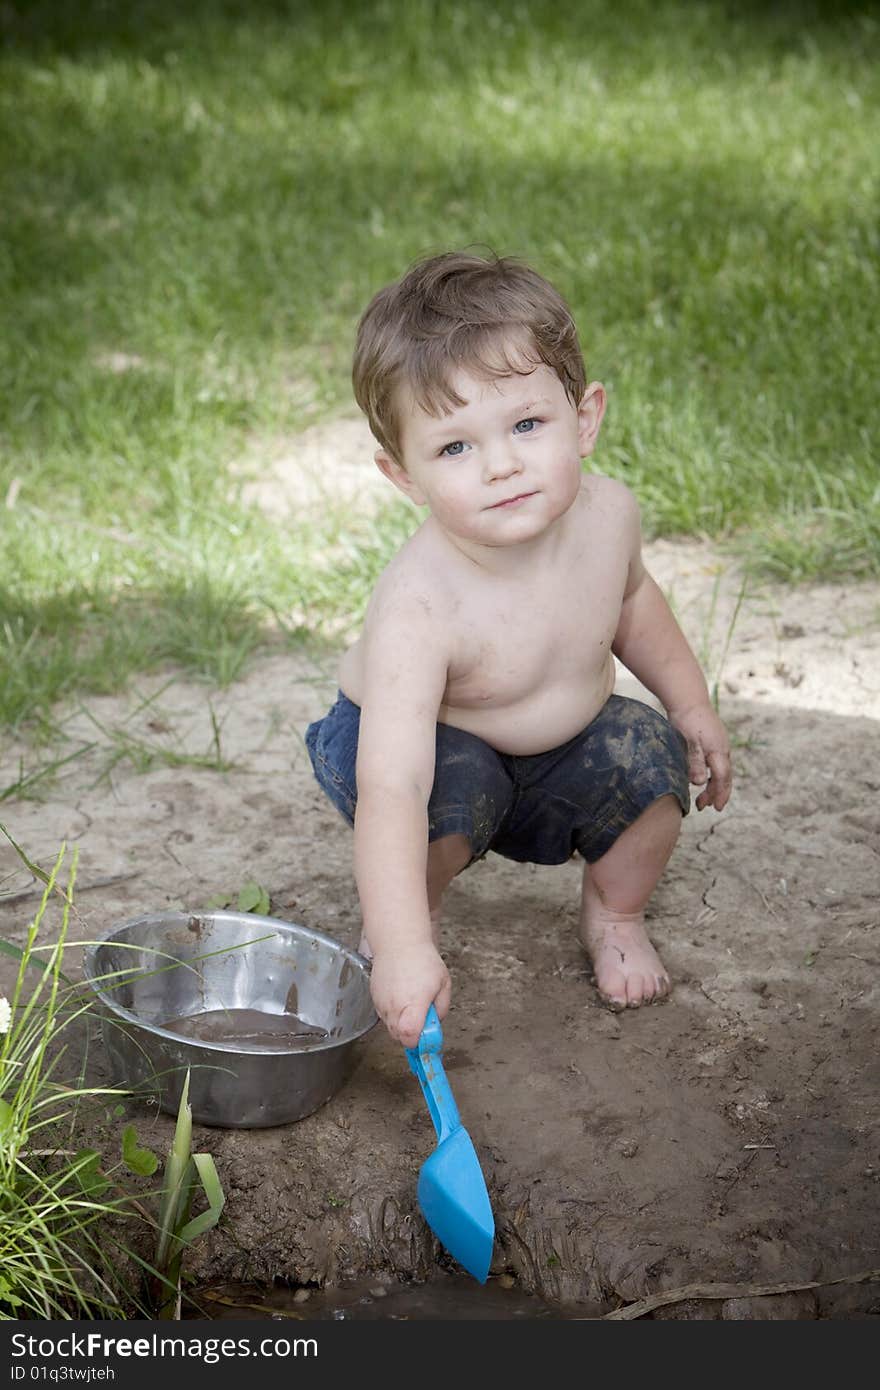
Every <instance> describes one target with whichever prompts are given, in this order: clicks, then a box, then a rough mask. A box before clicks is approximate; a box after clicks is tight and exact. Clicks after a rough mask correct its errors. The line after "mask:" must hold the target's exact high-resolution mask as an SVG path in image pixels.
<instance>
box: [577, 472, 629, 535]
mask: <svg viewBox="0 0 880 1390" xmlns="http://www.w3.org/2000/svg"><path fill="white" fill-rule="evenodd" d="M582 491H583V495H584V498H585V500H586V501H587V503H588V506H589V510H590V511H591V512H592V513H593V515H594V516H601V517H602V518H603V519H604V518H609V519H610V518H615V519H617V520H618V521H619V522H620V523H622V524H624V525H627V524H633V523H635V524H636V525H637V524H638V519H639V504H638V501H637V500H636V496H635V493H634V492H632V490H631V489H630V488H628V487H627V485H626V483H621V482H619V481H618V479H617V478H607V477H605V475H604V474H602V473H585V474H584V481H583V488H582Z"/></svg>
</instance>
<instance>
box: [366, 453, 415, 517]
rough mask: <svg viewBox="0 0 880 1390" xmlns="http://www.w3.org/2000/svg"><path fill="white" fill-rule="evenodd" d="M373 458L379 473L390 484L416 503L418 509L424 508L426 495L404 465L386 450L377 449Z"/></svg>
mask: <svg viewBox="0 0 880 1390" xmlns="http://www.w3.org/2000/svg"><path fill="white" fill-rule="evenodd" d="M373 457H374V459H375V460H376V467H377V468H378V469H379V472H380V473H383V474H384V475H385V477H386V478H387V479H388V481H389V482H391V483H393V484H394V486H395V487H396V488H398V489H399V491H400V492H402V493H404V494H405V495H406V496H407V497H408V498H409V500H410V501H411V502H415V504H416V506H417V507H424V505H425V496H424V493H423V492H422V490H421V488H420V487H419V486H418V484H417V483H416V482H415V480H414V479H413V478H411V477H410V475H409V473H407V471H406V469H405V468H404V466H403V464H402V463H398V462H397V459H396V458H393V457H392V455H391V454H389V453H388V451H387V450H386V449H377V450H376V452H375V454H374V455H373Z"/></svg>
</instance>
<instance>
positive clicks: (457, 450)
mask: <svg viewBox="0 0 880 1390" xmlns="http://www.w3.org/2000/svg"><path fill="white" fill-rule="evenodd" d="M440 452H441V454H445V455H446V457H447V458H455V457H456V456H457V455H458V454H461V453H463V452H464V443H463V442H462V440H460V439H454V440H453V441H452V443H451V444H444V446H443V448H442V449H441V450H440Z"/></svg>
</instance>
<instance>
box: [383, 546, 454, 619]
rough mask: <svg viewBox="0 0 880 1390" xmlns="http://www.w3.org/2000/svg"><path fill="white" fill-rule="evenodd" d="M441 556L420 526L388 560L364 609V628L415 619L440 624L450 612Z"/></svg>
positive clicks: (438, 549)
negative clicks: (365, 609)
mask: <svg viewBox="0 0 880 1390" xmlns="http://www.w3.org/2000/svg"><path fill="white" fill-rule="evenodd" d="M447 592H448V586H447V584H446V582H445V577H444V567H443V555H442V551H441V550H440V548H439V547H437V546H436V545H434V544H433V541H432V537H431V535H430V531H429V530H427V528H426V527H424V526H422V527H420V528H419V530H418V531H416V532H415V534H414V535H412V536H410V538H409V540H408V541H406V542H405V543H404V544H403V545H402V546H401V548H400V550H398V552H397V554H396V555H394V556H393V558H392V559H391V560H389V562H388V564H387V565H386V566H385V568H384V570H383V571H382V573H381V574H380V575H379V578H378V579H377V580H376V583H375V585H374V588H373V592H372V594H371V595H370V601H369V604H368V606H367V614H366V625H367V626H372V627H375V626H377V625H379V624H385V623H389V622H392V623H396V622H401V621H407V620H409V619H412V618H415V619H417V620H418V621H419V625H421V623H422V621H423V620H430V621H431V623H432V624H440V623H442V622H443V621H444V620H445V617H446V616H447V614H448V611H449V603H448V601H447V597H446V595H447Z"/></svg>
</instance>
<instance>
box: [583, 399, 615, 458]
mask: <svg viewBox="0 0 880 1390" xmlns="http://www.w3.org/2000/svg"><path fill="white" fill-rule="evenodd" d="M607 404H608V401H607V397H606V395H605V387H604V386H603V385H602V383H601V382H600V381H591V382H590V384H589V386H588V387H587V389H586V391H585V392H584V394H583V396H582V397H581V403H580V405H579V406H578V444H579V446H580V452H581V458H586V457H587V455H588V454H591V453H592V452H593V448H594V446H595V443H596V439H597V438H598V435H599V430H600V428H601V425H602V420H603V417H604V415H605V406H606V405H607Z"/></svg>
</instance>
